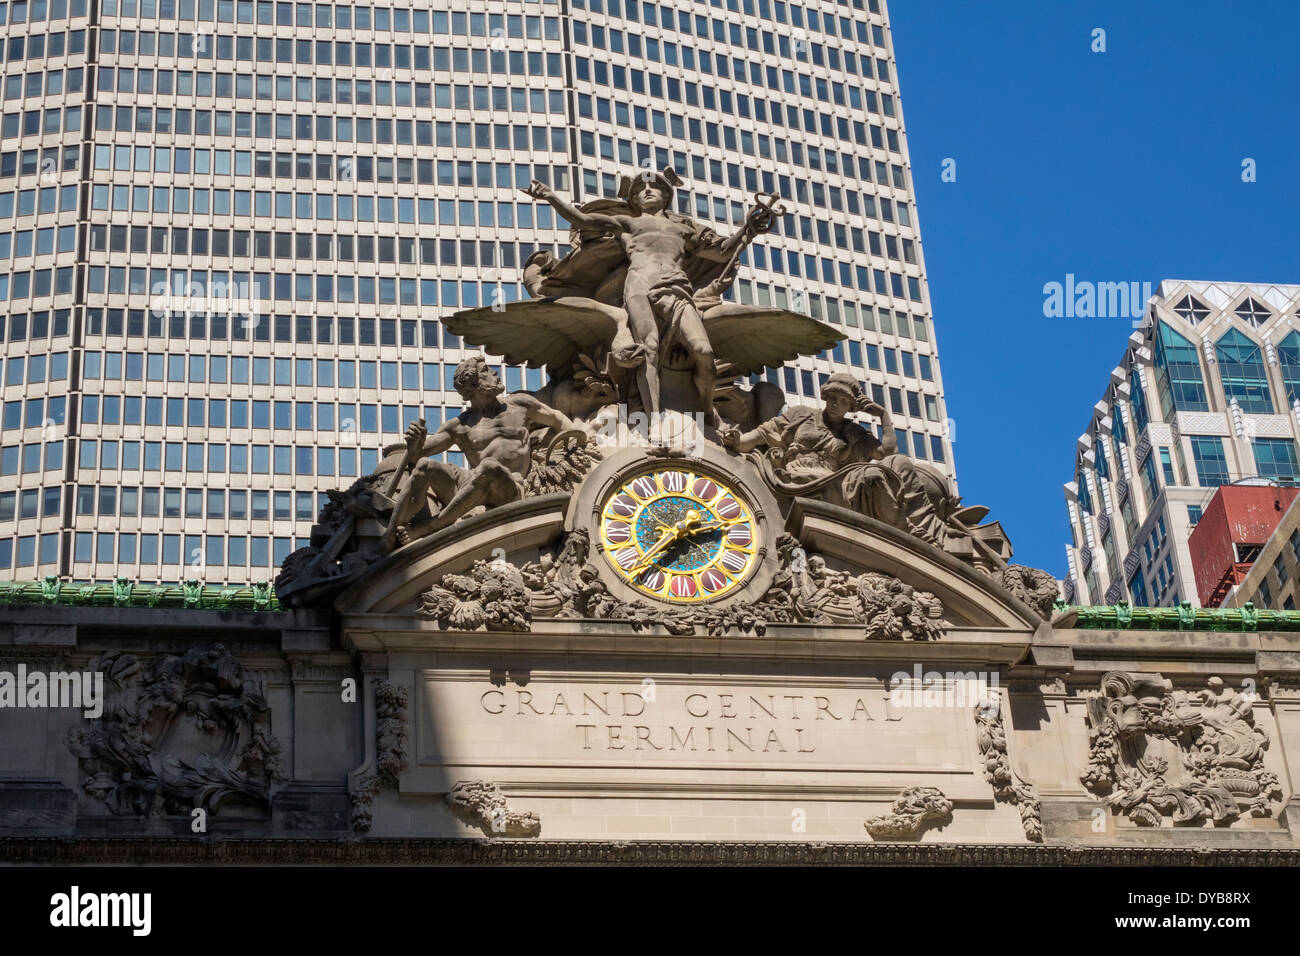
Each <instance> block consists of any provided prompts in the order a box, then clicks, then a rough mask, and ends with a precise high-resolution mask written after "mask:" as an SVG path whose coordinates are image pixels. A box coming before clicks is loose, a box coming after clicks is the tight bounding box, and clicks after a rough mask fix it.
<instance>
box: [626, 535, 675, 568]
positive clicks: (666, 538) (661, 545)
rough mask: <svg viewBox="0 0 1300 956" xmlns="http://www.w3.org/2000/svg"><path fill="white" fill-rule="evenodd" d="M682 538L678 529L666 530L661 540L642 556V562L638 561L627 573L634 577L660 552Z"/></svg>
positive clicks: (660, 537)
mask: <svg viewBox="0 0 1300 956" xmlns="http://www.w3.org/2000/svg"><path fill="white" fill-rule="evenodd" d="M680 536H681V532H680V531H679V530H678V529H677V528H676V527H672V528H666V529H665V530H664V533H663V534H662V535H660V536H659V540H658V541H656V542H655V543H654V544H653V545H651V546H650V549H649V550H648V551H646V552H645V553H644V554H642V555H641V560H639V561H637V563H636V564H634V565H632V567H630V568H628V571H627V573H628V574H629V575H632V574H636V573H637V572H638V571H640V570H642V569H643V568H644V567H645V566H646V565H648V564H649V563H650V561H651V559H652V558H654V557H655V556H656V555H657V554H659V552H661V551H663V550H664V549H665V548H666V547H668V545H670V544H672V543H673V542H674V541H676V540H677V539H678V538H679V537H680Z"/></svg>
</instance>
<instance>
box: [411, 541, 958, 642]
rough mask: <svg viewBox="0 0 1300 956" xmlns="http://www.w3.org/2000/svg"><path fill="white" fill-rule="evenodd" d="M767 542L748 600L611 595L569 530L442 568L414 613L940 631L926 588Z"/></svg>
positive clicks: (462, 619)
mask: <svg viewBox="0 0 1300 956" xmlns="http://www.w3.org/2000/svg"><path fill="white" fill-rule="evenodd" d="M777 549H778V552H779V553H780V555H781V567H780V570H779V571H778V573H777V575H776V577H775V579H774V580H773V582H772V585H771V586H770V587H769V588H768V590H767V593H765V594H764V595H763V596H762V597H761V598H759V599H758V601H756V602H753V603H751V604H744V605H741V606H736V605H732V606H730V607H726V608H712V607H709V606H707V605H704V606H699V607H687V608H675V607H669V606H664V605H651V604H650V603H648V602H646V601H643V600H634V601H631V602H629V601H625V600H622V599H620V598H616V597H615V596H614V595H613V594H611V593H610V592H609V589H608V588H607V587H606V586H605V584H604V583H603V581H602V580H601V577H600V573H599V572H598V571H597V569H596V568H595V566H594V565H592V564H590V563H589V561H588V556H589V554H590V541H589V539H588V536H587V533H586V532H585V531H582V530H577V531H573V532H570V533H569V534H568V535H567V536H566V538H565V540H564V542H563V544H562V546H561V548H560V551H559V554H558V555H557V556H555V557H551V556H549V555H548V556H547V557H545V558H544V559H543V560H541V561H532V562H529V563H527V564H524V565H522V566H515V565H513V564H510V563H509V562H507V561H505V560H496V561H482V560H480V561H476V562H475V563H474V565H473V567H471V568H470V569H469V570H468V571H466V572H464V573H461V574H446V575H443V576H442V578H441V579H440V580H439V582H438V583H437V584H435V585H433V586H432V587H431V588H429V589H428V590H427V591H425V592H424V593H423V594H422V595H421V596H420V606H419V608H418V610H417V611H416V614H417V615H418V616H420V617H424V618H428V619H430V620H434V621H437V622H438V623H439V624H440V625H441V626H442V627H446V628H451V629H455V630H468V631H473V630H488V631H527V630H530V629H531V627H532V621H533V618H534V617H541V618H559V619H575V618H587V619H598V620H613V621H624V622H626V623H628V624H630V625H631V626H632V627H633V628H634V629H635V630H637V631H640V630H644V629H647V628H650V627H655V626H658V627H662V628H664V629H665V630H667V631H668V632H669V633H670V634H678V635H686V634H694V633H697V630H698V629H703V630H704V631H705V632H706V633H708V634H709V635H710V636H714V637H717V636H721V635H723V634H725V633H726V632H727V631H730V630H734V631H737V632H739V633H743V634H760V635H761V634H763V633H765V632H766V630H767V625H768V624H791V623H814V624H849V623H857V624H861V625H862V626H863V635H864V637H866V639H867V640H875V641H907V640H912V641H932V640H938V639H939V638H940V637H942V636H943V631H944V629H945V627H946V626H947V625H946V622H945V621H944V620H943V604H942V602H941V601H940V600H939V599H938V598H937V597H935V596H934V595H933V594H931V593H930V592H928V591H917V590H915V589H914V588H912V587H911V586H909V585H907V584H904V583H903V582H902V581H900V580H898V579H897V578H894V577H891V576H889V575H885V574H878V573H875V572H865V573H862V574H856V575H855V574H849V573H848V572H846V571H836V570H833V569H831V568H829V567H827V566H826V562H825V560H824V559H822V558H821V557H820V556H813V557H811V558H808V557H807V556H806V555H805V554H804V553H803V551H802V549H801V548H800V547H799V545H798V542H796V541H795V539H794V538H793V537H791V536H789V535H782V536H781V538H780V540H779V541H778V542H777Z"/></svg>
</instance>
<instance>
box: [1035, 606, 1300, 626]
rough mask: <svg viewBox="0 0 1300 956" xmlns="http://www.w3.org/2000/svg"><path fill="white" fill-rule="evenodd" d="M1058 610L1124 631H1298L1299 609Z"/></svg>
mask: <svg viewBox="0 0 1300 956" xmlns="http://www.w3.org/2000/svg"><path fill="white" fill-rule="evenodd" d="M1056 610H1057V612H1058V613H1070V614H1074V615H1075V623H1074V626H1075V627H1078V628H1086V629H1089V630H1096V629H1106V630H1114V629H1118V630H1123V631H1300V611H1268V610H1259V609H1257V608H1256V607H1255V605H1253V604H1249V603H1248V604H1246V605H1245V606H1243V607H1239V608H1224V607H1216V608H1201V607H1192V605H1191V604H1190V603H1188V602H1186V601H1184V602H1183V603H1182V604H1180V605H1178V607H1132V606H1131V605H1128V604H1111V605H1108V606H1079V605H1071V604H1066V603H1065V602H1064V601H1057V602H1056Z"/></svg>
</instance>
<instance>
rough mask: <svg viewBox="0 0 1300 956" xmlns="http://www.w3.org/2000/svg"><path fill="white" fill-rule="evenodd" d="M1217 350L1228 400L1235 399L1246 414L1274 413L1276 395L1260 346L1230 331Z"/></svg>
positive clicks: (1234, 330) (1238, 333) (1219, 342)
mask: <svg viewBox="0 0 1300 956" xmlns="http://www.w3.org/2000/svg"><path fill="white" fill-rule="evenodd" d="M1214 348H1215V352H1216V353H1218V356H1219V375H1220V377H1221V378H1222V379H1223V391H1224V394H1226V395H1227V397H1228V401H1229V402H1231V401H1232V400H1233V399H1236V400H1237V404H1238V405H1239V406H1240V407H1241V410H1242V411H1243V412H1252V413H1257V414H1265V415H1269V414H1272V413H1273V396H1272V393H1271V392H1270V391H1269V387H1268V373H1267V371H1266V370H1265V368H1264V357H1263V355H1261V354H1260V349H1259V346H1258V345H1256V344H1255V343H1254V342H1252V341H1251V340H1250V339H1248V338H1247V337H1246V336H1245V335H1243V334H1242V332H1241V331H1240V330H1238V329H1230V330H1229V331H1228V333H1227V334H1226V335H1224V336H1223V338H1221V339H1219V341H1218V344H1217V345H1215V347H1214Z"/></svg>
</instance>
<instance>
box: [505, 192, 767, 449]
mask: <svg viewBox="0 0 1300 956" xmlns="http://www.w3.org/2000/svg"><path fill="white" fill-rule="evenodd" d="M680 184H681V180H680V179H679V178H678V177H677V175H676V174H675V173H674V172H673V171H672V170H671V169H668V170H664V171H663V172H662V173H654V172H646V173H642V174H641V175H640V176H638V177H636V179H635V180H633V181H631V183H630V187H629V188H627V189H626V190H625V193H626V195H625V198H626V200H627V204H628V207H629V208H630V209H631V213H630V214H627V215H623V214H618V215H609V214H606V213H596V212H584V211H583V210H582V209H581V208H579V207H578V206H575V205H574V204H573V203H572V202H570V201H569V200H568V199H566V198H564V197H563V196H561V195H560V194H558V193H557V192H555V190H553V189H551V187H550V186H547V185H546V184H545V183H542V182H539V181H537V180H534V181H533V182H532V184H531V185H529V186H528V188H527V189H525V190H524V192H526V193H527V194H528V195H529V196H532V197H533V198H534V199H540V200H542V201H544V202H548V203H550V204H551V205H552V206H553V207H554V208H555V210H556V211H557V212H558V213H559V214H560V215H561V216H563V217H564V218H565V219H567V220H568V221H569V222H570V223H571V224H573V225H574V226H577V227H578V228H580V229H595V230H599V231H601V232H604V233H606V234H608V235H611V236H614V237H615V238H617V239H618V241H619V243H620V244H621V245H622V246H623V251H624V253H625V254H626V255H627V260H628V266H627V275H626V278H625V279H624V282H623V308H624V309H625V310H626V311H627V314H628V324H629V326H630V328H631V332H632V335H633V337H634V338H635V340H636V342H637V343H638V344H639V345H640V347H641V349H642V350H643V351H644V359H645V361H644V365H643V366H642V368H643V371H642V373H641V381H642V384H643V385H644V388H643V389H642V403H643V404H644V405H645V407H646V410H647V411H648V412H650V413H651V414H653V413H655V412H657V411H659V409H660V407H661V404H662V403H661V401H660V394H659V368H660V364H661V362H662V361H663V359H664V357H665V356H666V354H667V352H668V349H669V348H670V347H671V346H673V345H680V346H682V347H683V348H684V349H685V350H686V352H687V353H688V354H689V355H690V357H691V360H692V369H693V370H692V380H693V383H694V385H695V389H696V393H697V397H698V402H699V406H700V409H701V410H702V411H703V412H704V413H705V415H706V416H708V418H709V420H710V421H712V422H713V423H714V424H715V425H716V424H718V422H719V419H718V416H717V413H716V412H715V411H714V408H713V384H714V380H715V378H716V375H717V372H716V369H715V367H714V362H713V348H712V346H711V345H710V343H709V336H708V333H707V332H706V331H705V329H704V323H703V321H702V319H701V317H700V309H699V307H698V306H697V305H696V302H695V296H696V290H695V289H694V287H693V286H692V285H691V281H690V279H689V278H688V277H687V272H686V268H687V264H688V263H689V261H690V260H691V259H692V257H698V258H703V259H709V260H711V261H714V262H722V263H726V264H727V268H728V269H734V267H735V263H736V261H738V259H739V255H740V251H741V250H742V249H743V248H744V246H745V244H746V243H748V242H749V241H750V240H751V239H753V237H754V236H755V235H757V234H758V233H759V232H762V231H766V229H767V228H770V227H771V221H772V216H773V215H774V214H779V213H780V212H783V210H776V209H774V208H773V207H772V205H768V206H766V207H763V209H762V210H755V211H754V212H752V213H751V215H750V218H749V219H748V220H747V221H746V224H745V227H744V228H742V229H741V230H740V231H738V232H736V233H735V234H734V235H732V236H729V237H727V238H721V237H719V236H717V235H716V234H715V233H714V232H713V231H712V230H710V229H706V228H705V227H703V226H701V225H699V224H698V223H696V222H694V221H693V220H691V219H689V218H687V217H685V216H681V215H679V214H677V213H675V212H673V211H672V199H673V190H674V188H675V187H676V186H678V185H680ZM773 201H775V197H773Z"/></svg>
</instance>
